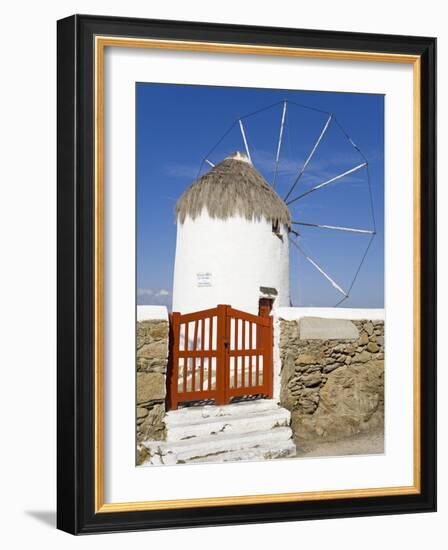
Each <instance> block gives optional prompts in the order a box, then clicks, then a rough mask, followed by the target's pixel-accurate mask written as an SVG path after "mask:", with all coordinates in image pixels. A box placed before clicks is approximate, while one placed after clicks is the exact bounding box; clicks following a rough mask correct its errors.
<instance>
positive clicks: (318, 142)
mask: <svg viewBox="0 0 448 550" xmlns="http://www.w3.org/2000/svg"><path fill="white" fill-rule="evenodd" d="M332 117H333V115H331V114H330V116H329V117H328V119H327V121H326V122H325V124H324V127H323V128H322V131H321V133H320V135H319V137H318V138H317V141H316V143H315V144H314V146H313V148H312V149H311V152H310V154H309V155H308V157H307V159H306V160H305V162H304V164H303V166H302V169H301V170H300V172H299V173H298V175H297V177H296V179H295V180H294V183H293V184H292V186H291V188H290V190H289V191H288V193H287V194H286V196H285V198H284V200H285V202H286V201H287V200H288V198H289V196H290V195H291V193H292V192H293V191H294V189H295V186H296V185H297V183H298V181H299V179H300V178H301V177H302V174H303V173H304V172H305V170H306V167H307V166H308V164H309V163H310V161H311V159H312V158H313V156H314V153H315V152H316V149H317V148H318V147H319V144H320V142H321V141H322V139H323V137H324V135H325V134H326V132H327V130H328V126H329V125H330V122H331V119H332ZM286 204H288V203H286Z"/></svg>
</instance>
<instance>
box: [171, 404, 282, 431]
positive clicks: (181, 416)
mask: <svg viewBox="0 0 448 550" xmlns="http://www.w3.org/2000/svg"><path fill="white" fill-rule="evenodd" d="M279 408H281V407H279V405H278V404H277V402H276V401H275V400H274V399H256V400H253V401H242V402H240V403H231V404H230V405H202V406H199V407H184V408H182V409H177V410H175V411H169V412H168V413H167V415H166V416H165V419H164V422H165V424H166V425H167V427H170V426H175V425H179V424H190V423H192V422H196V421H201V422H203V421H204V420H207V419H211V418H215V417H224V416H229V417H232V416H234V415H235V416H241V415H242V414H245V415H252V414H258V413H260V412H262V411H267V410H277V409H279Z"/></svg>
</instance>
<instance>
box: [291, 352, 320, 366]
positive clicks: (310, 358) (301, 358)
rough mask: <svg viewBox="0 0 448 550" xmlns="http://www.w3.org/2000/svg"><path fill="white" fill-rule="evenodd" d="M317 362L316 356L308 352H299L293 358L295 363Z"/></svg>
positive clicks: (312, 363)
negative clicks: (295, 357)
mask: <svg viewBox="0 0 448 550" xmlns="http://www.w3.org/2000/svg"><path fill="white" fill-rule="evenodd" d="M317 362H318V359H317V357H316V356H315V355H311V354H310V353H300V354H299V355H298V357H297V359H296V360H295V364H296V365H315V364H316V363H317Z"/></svg>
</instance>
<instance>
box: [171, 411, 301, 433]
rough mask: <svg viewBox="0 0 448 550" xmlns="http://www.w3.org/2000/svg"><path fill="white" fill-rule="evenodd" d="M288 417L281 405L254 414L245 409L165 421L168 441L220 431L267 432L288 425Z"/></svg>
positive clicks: (287, 412) (289, 415) (288, 413)
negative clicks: (218, 414) (236, 411)
mask: <svg viewBox="0 0 448 550" xmlns="http://www.w3.org/2000/svg"><path fill="white" fill-rule="evenodd" d="M290 419H291V414H290V412H289V411H288V410H286V409H283V408H281V407H277V408H276V409H273V410H262V411H261V412H258V413H256V414H255V413H252V414H246V413H245V411H240V412H239V414H236V413H235V414H233V415H231V416H218V417H216V416H215V417H211V418H208V419H198V418H195V419H194V420H193V421H192V422H187V421H185V422H182V423H180V422H175V423H167V424H166V426H167V439H168V441H182V440H186V439H191V438H195V437H204V436H205V437H206V436H209V435H217V434H221V433H226V434H231V433H232V434H245V433H251V432H259V431H265V432H268V431H269V430H271V429H273V428H279V427H282V426H289V422H290Z"/></svg>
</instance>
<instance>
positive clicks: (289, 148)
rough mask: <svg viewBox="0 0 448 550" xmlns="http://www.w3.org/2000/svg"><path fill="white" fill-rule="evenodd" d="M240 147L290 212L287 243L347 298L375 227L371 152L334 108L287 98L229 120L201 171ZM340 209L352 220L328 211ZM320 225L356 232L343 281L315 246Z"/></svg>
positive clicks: (344, 253)
mask: <svg viewBox="0 0 448 550" xmlns="http://www.w3.org/2000/svg"><path fill="white" fill-rule="evenodd" d="M273 128H275V129H276V130H275V131H272V129H273ZM243 147H244V150H245V156H246V157H247V159H248V160H249V162H250V163H252V164H253V165H254V167H255V168H256V169H257V170H258V171H259V172H260V173H261V174H263V176H264V178H265V179H266V181H267V182H268V183H269V184H270V185H271V187H272V189H273V190H275V191H276V193H277V194H278V195H279V196H280V198H281V199H282V200H283V201H284V204H285V205H286V207H287V208H288V210H289V212H290V219H291V227H290V230H289V234H288V238H289V242H290V245H291V250H293V251H295V252H296V253H297V254H298V255H299V256H300V257H301V258H302V261H303V262H306V263H307V264H308V265H309V266H311V267H312V269H313V271H314V273H316V274H318V275H319V276H320V277H321V278H322V281H323V282H324V283H325V284H326V285H328V287H329V288H331V289H332V290H333V291H334V292H335V294H336V295H337V299H336V300H335V303H334V305H335V306H339V305H340V304H342V303H343V302H345V300H347V299H348V298H349V297H350V294H351V292H352V290H353V287H354V285H355V283H356V280H357V278H358V276H359V273H360V271H361V268H362V266H363V264H364V262H365V260H366V257H367V255H368V253H369V250H370V249H371V247H372V244H373V242H374V239H375V236H376V234H377V231H376V222H375V213H374V205H373V196H372V184H371V176H370V172H369V162H368V159H367V158H366V156H365V155H364V153H363V152H362V151H361V149H360V148H359V147H358V146H357V145H356V143H355V142H354V140H353V139H352V138H351V137H350V136H349V134H348V133H347V131H346V130H345V129H344V127H343V126H342V124H341V123H340V122H339V120H338V119H337V118H336V117H335V115H334V114H333V113H331V112H327V111H323V110H320V109H316V108H314V107H310V106H307V105H302V104H299V103H296V102H294V101H290V100H287V99H285V100H282V101H278V102H276V103H273V104H271V105H268V106H266V107H264V108H262V109H259V110H257V111H255V112H252V113H248V114H246V115H243V116H241V117H239V118H237V119H236V120H234V121H233V122H232V123H231V125H230V126H229V128H228V129H227V131H226V132H225V133H224V134H223V135H222V136H221V138H220V139H219V140H218V142H217V143H216V144H215V145H214V146H213V147H212V148H211V149H210V150H209V151H208V152H207V154H206V155H205V157H204V158H203V160H202V163H201V165H200V168H199V173H198V177H199V176H201V174H203V173H204V171H206V170H209V169H210V167H211V168H212V169H213V168H214V167H215V166H216V165H217V164H218V163H219V161H220V160H221V159H222V158H225V157H226V156H227V155H228V154H229V152H231V151H235V149H238V148H243ZM316 198H317V202H316V201H314V203H313V202H312V201H311V202H310V199H313V200H314V199H316ZM325 202H326V203H327V204H326V207H325V208H323V204H324V203H325ZM361 206H362V208H361ZM338 208H339V209H340V210H341V211H342V214H343V215H346V214H348V213H349V212H348V210H350V214H354V216H352V217H355V220H356V224H354V223H347V222H345V221H343V222H342V223H341V222H335V221H334V220H333V219H326V218H325V215H327V216H328V218H332V217H334V213H335V211H336V210H337V209H338ZM344 212H345V214H344ZM316 216H317V217H318V218H319V219H316ZM346 217H349V216H346ZM322 232H326V233H328V234H331V233H332V234H335V235H344V236H350V238H353V239H357V244H356V247H357V249H359V250H360V251H359V254H358V255H357V257H356V263H355V264H354V265H352V266H350V273H349V279H348V281H345V284H343V283H342V282H341V281H340V280H339V277H338V276H337V275H335V274H334V273H332V272H331V270H330V269H329V268H328V267H327V265H326V264H327V261H326V258H325V257H324V256H323V254H321V255H320V256H319V257H316V255H315V254H313V252H312V249H313V244H314V243H313V241H314V239H315V236H316V242H319V240H320V241H321V240H322V237H317V235H320V234H322ZM348 246H351V245H350V244H348V245H345V244H344V246H343V247H341V246H340V245H330V246H327V249H326V251H327V252H331V254H332V255H335V254H339V255H340V256H341V257H342V258H344V257H348V256H350V253H349V250H348V248H347V247H348ZM341 248H342V249H341ZM338 249H339V250H338ZM297 261H298V260H297ZM339 263H341V262H339ZM352 263H353V262H352ZM339 271H341V269H340V270H339ZM345 272H347V269H345ZM297 283H298V281H297Z"/></svg>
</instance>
